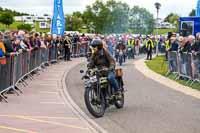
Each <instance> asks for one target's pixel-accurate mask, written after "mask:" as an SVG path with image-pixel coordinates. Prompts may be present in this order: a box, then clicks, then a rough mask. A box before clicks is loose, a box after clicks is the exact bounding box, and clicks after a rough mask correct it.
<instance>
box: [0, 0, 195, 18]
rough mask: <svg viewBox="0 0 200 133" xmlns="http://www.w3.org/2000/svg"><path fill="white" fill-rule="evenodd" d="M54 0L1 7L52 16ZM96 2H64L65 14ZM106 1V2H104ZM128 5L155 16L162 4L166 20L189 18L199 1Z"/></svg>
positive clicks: (9, 1) (11, 1) (14, 0)
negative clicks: (157, 8) (170, 17)
mask: <svg viewBox="0 0 200 133" xmlns="http://www.w3.org/2000/svg"><path fill="white" fill-rule="evenodd" d="M53 1H54V0H0V6H1V7H3V8H9V9H13V10H17V11H20V12H27V13H30V14H37V15H42V14H44V13H47V14H50V15H51V14H52V11H53ZM94 1H95V0H63V7H64V13H65V14H67V13H72V12H73V11H83V10H84V9H85V6H86V5H90V4H91V3H93V2H94ZM104 1H106V0H104ZM121 1H123V2H126V3H128V4H129V5H130V6H131V7H132V6H134V5H138V6H140V7H144V8H146V9H148V10H149V11H150V12H151V13H152V14H154V16H156V10H155V7H154V3H155V2H159V3H161V5H162V6H161V9H160V15H159V16H160V17H161V18H164V17H165V16H166V15H168V14H169V13H171V12H174V13H177V14H179V15H180V16H187V15H188V14H189V12H190V11H191V10H192V9H193V8H196V3H197V0H121Z"/></svg>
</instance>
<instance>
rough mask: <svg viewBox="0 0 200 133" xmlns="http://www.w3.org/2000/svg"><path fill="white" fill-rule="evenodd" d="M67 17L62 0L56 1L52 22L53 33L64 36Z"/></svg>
mask: <svg viewBox="0 0 200 133" xmlns="http://www.w3.org/2000/svg"><path fill="white" fill-rule="evenodd" d="M64 31H65V17H64V12H63V2H62V0H54V9H53V18H52V22H51V33H52V34H56V35H64Z"/></svg>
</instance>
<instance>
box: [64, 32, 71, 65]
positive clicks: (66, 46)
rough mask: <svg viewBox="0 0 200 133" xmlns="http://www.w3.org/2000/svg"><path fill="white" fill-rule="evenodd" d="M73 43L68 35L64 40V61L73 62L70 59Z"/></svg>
mask: <svg viewBox="0 0 200 133" xmlns="http://www.w3.org/2000/svg"><path fill="white" fill-rule="evenodd" d="M71 45H72V42H71V39H70V38H69V35H67V36H66V37H65V39H64V49H65V56H64V60H65V61H66V60H67V61H71V59H70V48H71Z"/></svg>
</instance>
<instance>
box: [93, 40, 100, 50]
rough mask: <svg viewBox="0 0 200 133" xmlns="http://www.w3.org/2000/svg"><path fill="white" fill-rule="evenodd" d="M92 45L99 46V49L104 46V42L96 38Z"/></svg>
mask: <svg viewBox="0 0 200 133" xmlns="http://www.w3.org/2000/svg"><path fill="white" fill-rule="evenodd" d="M91 46H92V47H93V48H94V47H98V49H99V50H100V49H102V48H103V43H102V41H101V40H100V39H94V40H93V41H92V42H91Z"/></svg>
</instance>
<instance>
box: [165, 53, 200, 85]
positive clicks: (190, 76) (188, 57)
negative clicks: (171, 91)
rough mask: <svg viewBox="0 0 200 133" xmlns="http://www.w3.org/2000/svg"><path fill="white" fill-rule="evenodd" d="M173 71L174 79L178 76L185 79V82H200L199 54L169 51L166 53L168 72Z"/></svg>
mask: <svg viewBox="0 0 200 133" xmlns="http://www.w3.org/2000/svg"><path fill="white" fill-rule="evenodd" d="M169 73H175V74H176V79H179V78H180V77H182V78H184V79H186V80H187V82H186V84H188V83H189V82H191V81H192V83H191V84H190V85H192V84H193V83H194V82H196V81H197V82H200V54H197V55H193V54H192V53H186V52H184V53H178V52H174V51H170V52H169V53H168V73H167V75H168V74H169Z"/></svg>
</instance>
